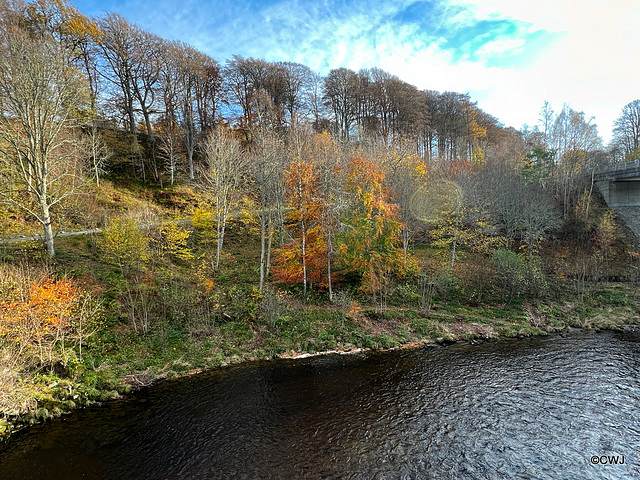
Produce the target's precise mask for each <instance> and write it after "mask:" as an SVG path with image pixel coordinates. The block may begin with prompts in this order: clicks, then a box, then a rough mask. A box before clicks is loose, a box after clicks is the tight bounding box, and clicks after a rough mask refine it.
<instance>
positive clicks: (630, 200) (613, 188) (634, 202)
mask: <svg viewBox="0 0 640 480" xmlns="http://www.w3.org/2000/svg"><path fill="white" fill-rule="evenodd" d="M594 180H595V184H596V187H598V190H599V191H600V193H601V194H602V196H603V197H604V200H605V202H607V205H608V206H609V208H611V209H613V210H614V211H615V212H616V215H617V216H618V218H619V219H620V220H622V221H623V222H624V223H625V224H626V225H627V227H629V229H630V230H631V231H632V232H633V233H634V234H635V236H636V238H638V239H640V160H636V161H635V162H626V163H618V164H615V165H612V166H611V167H610V168H609V169H603V170H600V171H598V172H596V174H595V176H594Z"/></svg>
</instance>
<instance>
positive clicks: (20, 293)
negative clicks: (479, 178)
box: [0, 186, 640, 438]
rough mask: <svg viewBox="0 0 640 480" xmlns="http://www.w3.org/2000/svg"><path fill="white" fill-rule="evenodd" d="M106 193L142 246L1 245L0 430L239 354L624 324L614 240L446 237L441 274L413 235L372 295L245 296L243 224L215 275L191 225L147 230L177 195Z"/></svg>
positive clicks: (253, 257) (630, 279)
mask: <svg viewBox="0 0 640 480" xmlns="http://www.w3.org/2000/svg"><path fill="white" fill-rule="evenodd" d="M107 191H108V192H110V193H109V195H102V197H101V198H102V199H103V200H102V202H103V203H104V204H105V209H107V210H109V211H111V210H113V209H114V208H124V207H126V208H127V209H129V210H131V209H134V210H137V211H139V212H143V214H141V215H139V219H141V220H144V221H148V220H151V221H153V222H152V223H154V224H155V226H154V227H145V229H144V231H143V234H144V235H143V237H144V238H145V239H147V240H148V242H149V245H148V247H149V248H148V250H147V251H145V252H144V255H141V254H140V255H141V256H140V258H139V260H141V261H139V262H138V263H136V262H134V261H130V262H129V263H125V262H123V261H122V259H118V258H117V257H115V256H113V255H108V254H107V252H108V248H107V247H106V246H105V240H104V236H102V235H87V236H79V237H66V238H59V239H58V240H57V242H56V248H57V256H56V259H55V261H49V260H47V259H45V258H44V256H43V250H42V246H41V245H40V244H37V243H35V242H22V243H15V244H10V245H4V246H2V247H1V248H2V250H0V257H1V258H0V294H1V295H0V302H2V305H1V306H2V311H0V317H1V318H0V319H2V322H0V325H2V328H3V329H4V330H3V331H0V334H2V338H3V342H2V343H1V349H0V435H1V436H2V437H4V438H8V437H9V435H10V434H11V433H12V432H14V431H15V430H16V429H18V428H21V427H23V426H26V425H29V424H33V423H36V422H41V421H46V420H47V419H50V418H53V417H56V416H59V415H63V414H66V413H68V412H71V411H73V410H75V409H77V408H82V407H85V406H89V405H93V404H96V403H100V402H103V401H106V400H109V399H113V398H117V397H119V396H121V395H123V394H126V393H127V392H129V391H131V390H132V389H135V388H138V387H141V386H145V385H149V384H151V383H152V382H153V381H154V380H157V379H159V378H166V377H171V376H177V375H186V374H191V373H195V372H198V371H201V370H203V369H207V368H218V367H221V366H224V365H227V364H231V363H237V362H242V361H246V360H250V359H263V358H277V357H286V356H292V355H296V354H301V353H312V354H313V353H317V352H323V351H332V350H334V351H335V350H337V351H350V350H354V349H388V348H395V347H399V346H416V345H421V344H425V343H440V344H449V343H452V342H457V341H466V342H480V341H489V340H497V339H499V338H501V337H511V338H512V337H517V338H523V337H529V336H534V335H548V334H551V333H554V332H558V331H563V330H566V329H568V328H571V327H575V328H588V329H613V330H622V329H625V328H627V327H628V326H631V325H635V324H636V323H637V322H638V312H640V297H639V296H638V294H637V274H636V272H637V268H636V264H637V259H636V258H635V257H634V256H633V254H629V253H627V252H629V251H630V250H629V249H628V248H627V247H626V245H625V244H624V243H623V240H620V241H619V243H618V244H617V245H614V246H613V247H611V248H609V250H608V251H607V255H606V256H603V255H601V254H600V253H598V251H595V253H594V250H593V249H591V250H589V249H585V248H582V247H580V246H576V245H575V244H572V243H571V242H564V243H562V242H559V241H558V242H556V243H555V244H549V245H548V246H547V248H546V249H545V250H544V251H542V252H540V255H539V256H537V257H536V261H537V263H535V262H526V261H525V260H524V259H523V258H522V257H520V256H517V255H515V254H513V255H506V259H507V260H509V261H511V263H508V262H507V263H504V264H498V263H496V261H494V259H492V258H491V256H489V255H487V254H486V253H483V252H478V251H475V250H473V249H465V248H461V249H460V252H459V258H458V260H457V262H456V265H455V267H454V268H453V269H451V268H449V267H448V252H447V251H443V250H438V249H434V248H432V247H429V246H428V244H427V243H425V244H423V245H420V244H418V245H416V246H415V247H414V249H413V257H414V259H415V261H416V263H417V264H418V265H419V269H420V272H421V273H420V274H414V275H413V276H404V277H392V278H391V280H390V281H389V283H388V284H386V285H385V289H384V291H382V290H381V292H382V293H383V294H384V297H383V298H382V301H381V299H380V297H378V298H377V299H374V298H372V296H371V295H370V294H367V293H366V292H365V291H363V290H362V289H361V288H359V285H358V281H357V279H351V278H349V277H348V276H344V277H343V278H342V280H341V281H340V282H339V283H338V284H337V285H336V286H335V291H334V298H333V300H332V301H329V298H328V294H327V291H326V290H323V289H318V288H316V287H315V286H313V285H312V286H311V288H310V289H309V293H308V295H307V296H306V298H304V297H303V295H302V289H301V288H300V286H299V285H295V284H278V283H275V282H274V281H273V280H272V279H271V280H270V281H268V282H267V285H266V287H265V289H264V290H263V292H259V288H258V286H259V260H260V258H259V257H260V243H259V238H258V236H257V234H256V225H255V224H253V223H251V221H237V222H234V223H232V224H231V226H230V229H229V231H228V233H227V237H226V239H225V248H224V251H223V255H222V258H221V261H220V268H219V269H218V270H215V269H214V268H213V267H212V265H213V262H214V257H215V248H214V242H213V240H212V238H211V235H210V234H208V233H207V231H206V230H203V229H202V228H198V227H197V226H192V227H190V228H189V229H188V230H185V232H187V233H188V238H187V239H186V241H185V242H184V243H183V244H180V245H178V246H177V247H176V246H175V245H173V246H172V245H170V244H168V243H167V242H166V238H167V235H166V232H167V231H169V232H171V231H172V230H170V229H167V230H164V232H165V233H163V230H162V228H163V227H162V225H163V223H162V222H161V221H160V220H159V219H160V218H164V219H165V220H166V219H171V218H180V216H181V218H184V217H188V215H187V213H188V212H189V207H188V204H190V203H193V201H194V200H193V198H191V197H189V196H190V195H191V193H190V192H188V191H186V192H177V193H176V194H175V198H173V197H172V195H171V194H169V193H166V192H165V195H164V196H163V197H162V198H163V202H164V204H161V203H159V202H157V201H155V200H154V197H153V195H152V194H146V195H142V194H140V193H139V192H138V193H137V194H135V195H134V194H133V193H131V191H130V190H117V189H116V188H115V187H113V186H109V187H108V188H107ZM143 193H144V192H143ZM147 193H148V192H147ZM147 197H148V200H147V201H148V204H144V203H141V202H142V200H141V199H143V198H147ZM187 197H189V198H188V200H189V201H188V202H187V200H185V199H186V198H187ZM109 199H110V200H109ZM109 202H111V203H113V205H111V204H109ZM114 202H115V203H114ZM245 220H246V219H245ZM165 225H166V223H165ZM68 227H71V228H72V227H73V225H69V226H68ZM176 231H177V232H178V233H180V231H178V230H175V231H174V232H176ZM143 237H140V238H143ZM129 238H130V237H129ZM147 240H145V242H146V241H147ZM122 242H124V240H122ZM134 247H135V245H134ZM501 265H503V266H501ZM504 265H506V266H504ZM507 267H508V268H507ZM612 279H616V280H619V281H616V282H614V281H612ZM63 300H64V301H63ZM374 300H375V301H374ZM54 307H55V308H54ZM3 315H4V316H3Z"/></svg>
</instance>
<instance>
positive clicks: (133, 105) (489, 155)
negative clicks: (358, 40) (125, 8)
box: [0, 0, 637, 281]
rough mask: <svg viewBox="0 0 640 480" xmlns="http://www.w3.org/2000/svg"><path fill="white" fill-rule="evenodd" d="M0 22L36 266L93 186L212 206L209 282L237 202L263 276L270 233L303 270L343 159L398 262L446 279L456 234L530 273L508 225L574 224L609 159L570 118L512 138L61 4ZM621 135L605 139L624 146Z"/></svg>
mask: <svg viewBox="0 0 640 480" xmlns="http://www.w3.org/2000/svg"><path fill="white" fill-rule="evenodd" d="M0 7H1V10H2V30H1V32H2V48H3V55H2V57H1V62H2V65H1V67H2V68H0V105H1V106H2V116H1V117H0V119H1V123H0V128H1V131H0V133H1V138H0V147H1V148H2V154H3V155H2V179H3V180H5V183H4V186H3V188H2V189H1V190H0V194H1V195H2V196H3V198H4V199H5V200H7V201H9V202H12V203H13V204H14V205H16V206H19V207H21V208H23V209H24V210H25V211H27V212H28V213H29V214H30V215H32V216H33V217H34V218H36V219H37V221H38V222H39V223H40V224H41V225H42V227H43V232H44V237H45V243H46V245H47V250H48V252H49V255H50V256H53V255H54V253H55V250H54V246H53V242H54V237H53V230H52V222H53V220H52V213H51V212H52V210H55V209H57V208H60V205H61V204H63V203H64V202H65V201H67V199H68V198H70V196H71V195H72V194H74V193H76V192H77V191H78V188H79V187H82V186H83V185H85V184H86V182H87V179H88V178H93V179H95V181H96V183H97V184H99V182H100V176H101V175H102V174H103V173H104V171H105V170H109V171H111V172H112V173H118V172H121V173H124V174H126V175H128V176H133V177H137V178H138V179H140V180H141V181H143V182H145V183H154V184H156V185H160V186H163V185H166V184H167V183H170V184H174V183H175V182H177V181H188V182H190V184H191V185H193V186H197V187H200V189H201V191H202V192H206V193H207V194H208V195H210V196H211V205H212V206H213V207H212V208H213V209H214V210H213V211H212V214H215V219H216V222H215V223H216V226H215V228H216V242H217V243H218V246H217V250H218V258H217V260H216V266H217V265H218V264H219V257H220V254H219V252H220V251H221V249H222V245H223V243H224V234H225V228H226V224H227V222H228V221H229V219H230V218H232V216H233V215H234V214H235V213H236V212H237V211H238V210H239V209H240V208H241V207H240V205H241V202H245V204H246V202H249V203H251V205H252V210H253V211H254V212H255V213H254V214H255V215H256V216H257V218H259V220H260V223H261V230H262V232H263V233H262V236H263V249H264V250H263V251H264V256H265V258H270V251H271V250H270V247H271V245H272V236H273V233H272V232H273V231H277V232H279V233H278V236H279V246H282V245H285V244H286V243H287V242H286V240H287V236H288V237H290V238H292V239H293V240H295V242H297V244H301V248H302V250H303V251H302V253H301V255H302V257H301V259H302V260H301V261H302V263H304V262H305V261H306V258H307V252H306V247H307V246H308V245H307V240H306V238H305V236H306V235H307V233H308V232H307V230H309V232H311V231H312V230H313V228H315V226H316V225H324V227H322V228H324V229H325V230H326V232H327V233H326V234H325V237H323V242H324V243H325V244H326V246H325V247H323V248H326V249H327V258H328V259H329V260H327V261H328V262H329V263H330V257H331V255H332V254H334V253H335V251H334V250H335V245H333V244H331V241H332V240H331V239H332V236H333V235H334V234H335V232H332V230H331V229H335V231H336V232H340V233H344V232H345V231H348V230H349V228H350V227H349V225H350V224H349V222H348V221H346V220H345V219H344V218H342V217H341V215H343V214H344V212H347V211H349V210H350V209H351V210H353V209H356V210H357V208H356V204H357V202H358V200H357V199H358V195H359V194H358V193H357V192H356V191H355V190H354V189H356V185H355V184H354V185H350V184H349V182H348V181H347V180H345V178H347V177H348V173H347V172H349V171H350V170H349V169H350V168H351V167H350V165H353V162H354V161H355V160H356V159H361V160H362V161H363V162H370V163H368V164H367V165H369V167H368V168H367V172H368V173H372V174H373V173H375V177H376V180H375V182H376V184H379V187H377V188H379V190H380V191H379V192H377V193H376V194H375V195H377V197H376V196H375V195H374V194H373V193H371V192H370V193H367V194H366V195H365V197H366V199H367V202H373V201H374V200H372V197H371V195H374V197H373V198H374V199H375V198H377V199H378V200H376V201H379V202H382V203H381V204H380V205H386V204H387V203H388V204H389V205H392V207H388V208H387V207H380V208H381V209H382V210H384V211H385V212H386V213H385V214H390V212H392V211H393V212H394V213H393V215H394V216H395V218H397V221H398V222H399V223H398V236H397V239H398V242H400V244H401V247H402V250H403V255H405V256H406V253H407V251H408V250H409V247H410V244H411V242H412V241H413V239H415V238H417V237H419V236H420V235H426V232H428V234H429V235H431V236H432V239H436V237H438V238H439V239H440V240H437V239H436V240H434V241H436V242H438V241H440V242H445V240H444V239H446V242H448V244H451V246H452V257H451V258H452V260H451V263H452V264H453V262H454V259H455V255H456V248H459V247H460V246H464V240H463V236H462V233H461V232H464V231H465V228H463V227H465V226H466V227H469V226H470V225H471V224H472V223H474V222H475V223H476V224H477V225H482V227H478V228H479V230H478V229H476V230H477V231H482V232H483V233H482V234H483V235H485V236H488V237H491V238H494V239H496V238H498V237H500V238H504V239H506V244H507V245H508V246H509V247H511V248H514V249H517V248H518V247H519V246H520V244H521V245H524V246H525V247H526V249H527V251H528V252H529V255H531V252H533V251H534V247H535V245H536V243H537V242H538V241H539V240H540V239H541V238H542V237H543V233H544V232H545V231H547V230H548V225H547V224H548V223H549V222H547V220H544V221H543V222H542V225H540V226H538V227H536V228H537V229H538V234H537V236H532V235H533V234H531V233H525V230H527V229H529V227H524V226H523V225H525V224H526V222H525V221H524V220H523V219H522V218H521V211H523V210H526V207H527V206H529V205H533V204H535V203H536V201H533V202H530V201H525V202H524V203H523V199H527V198H529V196H531V198H532V199H534V200H536V199H542V200H541V201H544V202H545V203H546V205H551V206H553V207H556V206H559V207H561V208H562V217H563V218H564V219H568V218H569V217H571V216H575V215H582V216H583V217H585V218H588V216H589V205H590V201H591V197H592V193H593V176H591V177H590V178H589V177H588V176H586V175H585V173H587V172H593V171H595V169H596V168H598V167H599V166H600V165H602V164H604V163H606V162H608V161H609V160H610V159H611V155H609V153H608V152H605V151H604V150H603V147H602V142H601V140H600V138H599V136H598V134H597V129H596V126H595V125H594V124H593V122H592V120H590V119H587V118H586V117H585V115H584V113H582V112H577V111H574V110H573V109H571V108H570V107H568V106H564V107H563V109H562V111H561V112H560V113H559V114H557V115H556V114H554V112H553V111H552V109H551V107H550V105H548V104H545V105H544V106H543V109H542V111H541V118H540V124H539V125H537V126H536V127H534V128H533V129H531V130H525V131H524V132H518V131H516V130H513V129H505V128H503V127H502V126H501V125H500V124H499V122H498V121H497V120H496V119H495V118H493V117H491V116H490V115H488V114H486V113H485V112H483V111H482V110H480V109H479V108H478V107H477V105H476V104H475V103H474V102H472V101H471V99H470V98H469V96H468V95H466V94H459V93H453V92H444V93H440V92H434V91H420V90H418V89H417V88H415V87H414V86H412V85H409V84H407V83H406V82H403V81H402V80H400V79H399V78H397V77H395V76H393V75H390V74H388V73H387V72H384V71H382V70H379V69H370V70H363V71H360V72H353V71H351V70H348V69H344V68H340V69H335V70H332V71H330V72H329V73H328V74H327V75H326V76H324V77H322V76H320V75H318V74H317V73H315V72H313V71H311V70H310V69H309V68H308V67H306V66H304V65H301V64H297V63H291V62H266V61H264V60H260V59H253V58H242V57H234V58H233V59H232V60H230V61H228V62H226V64H225V65H220V64H219V63H218V62H217V61H216V60H215V59H213V58H211V57H209V56H208V55H206V54H204V53H202V52H199V51H197V50H196V49H194V48H193V47H191V46H189V45H186V44H184V43H183V42H175V41H174V42H171V41H167V40H164V39H162V38H160V37H158V36H156V35H153V34H151V33H149V32H146V31H144V30H143V29H141V28H140V27H138V26H136V25H134V24H131V23H130V22H128V21H127V20H126V19H125V18H123V17H121V16H119V15H117V14H114V13H110V14H107V15H106V16H104V17H102V18H97V19H88V18H86V17H85V16H83V15H82V14H81V13H80V12H78V11H77V10H76V9H75V8H74V7H72V6H70V5H68V3H66V2H65V1H64V0H38V1H34V2H31V3H24V2H22V1H18V0H16V1H7V0H2V2H1V3H0ZM630 105H632V104H630ZM627 107H629V106H627ZM627 107H625V112H627V110H626V109H627ZM627 113H628V112H627ZM625 115H626V114H625ZM627 116H628V117H629V118H631V117H632V116H630V115H627ZM620 125H621V127H620V129H619V130H617V132H618V133H617V135H618V137H617V138H619V137H620V136H621V135H623V133H624V132H627V130H628V129H627V130H625V129H623V128H622V125H623V122H622V121H621V123H620ZM624 125H626V124H624ZM630 131H631V132H633V131H634V130H633V129H631V130H630ZM323 132H325V133H323ZM636 143H637V141H636ZM625 144H626V145H627V146H628V147H629V148H631V147H633V146H634V145H635V143H634V141H633V139H627V141H626V143H625ZM319 152H320V153H319ZM322 152H324V153H322ZM328 164H331V165H332V166H331V168H329V167H328V166H327V165H328ZM332 169H333V170H332ZM345 176H346V177H345ZM427 177H428V178H427ZM296 178H297V180H296ZM303 178H307V180H305V182H307V183H308V184H306V183H304V182H303V180H302V179H303ZM320 178H322V179H324V180H322V181H321V180H318V179H320ZM496 178H498V179H500V182H501V183H495V179H496ZM309 179H315V180H313V181H311V180H309ZM329 179H330V180H331V181H332V182H333V184H331V185H332V186H331V189H330V190H331V191H332V192H333V193H332V194H331V195H337V196H336V197H335V200H331V201H329V200H327V198H328V197H327V195H329V194H328V193H327V192H328V190H327V189H328V188H329V187H327V185H329V183H327V182H329ZM340 179H342V180H340ZM367 181H368V180H367ZM367 181H364V180H363V182H364V183H365V184H366V183H367ZM296 182H297V183H296ZM317 182H320V183H317ZM323 182H324V183H323ZM492 182H493V183H492ZM287 185H289V187H288V188H290V189H293V188H294V186H296V188H297V190H296V191H297V194H296V195H297V197H296V195H294V193H295V192H294V193H291V192H289V193H287V192H288V190H287V187H286V186H287ZM323 185H324V186H323ZM512 187H513V188H512ZM358 188H361V187H358ZM323 189H324V190H323ZM492 189H493V190H492ZM535 189H539V190H540V192H541V193H539V194H538V193H535V192H534V193H528V192H530V191H533V190H535ZM294 190H295V189H294ZM292 191H293V190H292ZM323 192H324V193H323ZM336 192H338V193H336ZM345 192H347V193H345ZM292 195H293V196H292ZM323 195H324V197H323ZM507 197H508V198H507ZM295 198H297V200H295V201H294V199H295ZM296 202H297V203H296ZM305 202H306V203H305ZM323 202H324V203H325V204H326V205H327V206H325V207H323V208H324V209H322V208H321V209H320V210H317V208H319V207H318V205H319V204H323ZM374 203H375V202H374ZM305 205H306V206H305ZM501 205H502V206H501ZM360 208H361V210H362V208H365V207H364V206H362V205H361V206H360ZM367 208H369V207H367ZM376 208H378V207H376ZM500 209H503V210H504V211H502V210H500ZM543 210H545V211H547V210H548V208H547V207H544V209H543ZM291 211H294V212H296V211H297V214H296V215H297V217H295V218H293V217H287V215H289V214H288V213H286V212H291ZM305 212H306V213H305ZM311 212H313V213H311ZM336 212H338V213H339V214H338V213H336ZM443 212H448V213H443ZM462 212H473V213H465V215H466V217H465V218H463V216H462V215H463V213H462ZM514 212H515V213H514ZM577 212H582V213H577ZM305 215H312V216H314V218H313V219H311V218H306V217H305ZM366 215H367V216H372V215H373V217H375V215H376V214H374V213H372V212H369V213H367V214H366ZM543 216H546V215H543ZM373 217H372V218H373ZM351 220H353V219H351ZM287 222H289V223H292V222H293V223H295V222H298V223H299V229H300V231H301V232H303V233H302V237H298V238H296V237H295V235H294V234H293V233H291V232H289V233H287V232H288V229H289V230H291V228H292V227H291V225H289V224H288V223H287ZM331 222H336V223H335V224H331V226H330V225H329V224H330V223H331ZM530 225H531V224H530ZM351 228H353V226H351ZM362 228H364V226H363V227H362ZM532 228H533V227H532ZM534 230H535V229H534ZM528 231H533V230H531V229H529V230H528ZM304 232H307V233H304ZM418 232H422V233H418ZM298 234H300V232H298ZM472 237H474V236H473V235H472V236H471V237H469V238H472ZM475 237H476V240H477V238H478V236H477V235H476V236H475ZM476 240H469V241H468V242H467V243H469V244H472V243H473V242H476ZM446 242H445V243H446ZM518 242H520V243H519V244H518ZM485 243H486V242H485ZM264 245H267V247H264ZM268 268H269V267H268V265H267V266H265V265H263V270H264V271H263V275H264V273H265V271H268ZM306 269H307V268H306V265H303V274H304V273H305V272H306ZM362 275H364V273H362ZM303 276H304V275H303ZM303 280H304V279H303ZM304 281H306V280H304Z"/></svg>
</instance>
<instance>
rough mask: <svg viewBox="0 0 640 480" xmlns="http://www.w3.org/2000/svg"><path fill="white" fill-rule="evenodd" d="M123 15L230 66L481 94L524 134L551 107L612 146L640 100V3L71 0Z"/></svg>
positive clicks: (492, 110)
mask: <svg viewBox="0 0 640 480" xmlns="http://www.w3.org/2000/svg"><path fill="white" fill-rule="evenodd" d="M70 3H71V4H72V5H74V6H76V7H77V8H78V10H79V11H80V12H81V13H83V14H84V15H86V16H88V17H100V16H102V15H104V14H105V13H106V12H116V13H119V14H121V15H122V16H124V17H125V18H127V19H128V20H129V21H130V22H132V23H135V24H138V25H139V26H140V27H142V28H143V29H144V30H147V31H150V32H152V33H155V34H157V35H159V36H161V37H163V38H165V39H168V40H182V41H184V42H186V43H188V44H190V45H192V46H193V47H195V48H197V49H198V50H201V51H202V52H204V53H207V54H208V55H210V56H211V57H213V58H215V59H216V60H217V61H218V62H220V63H221V64H224V63H225V61H226V60H228V59H230V58H231V57H232V56H233V55H240V56H242V57H254V58H261V59H264V60H267V61H292V62H298V63H302V64H304V65H307V66H308V67H310V68H312V69H313V70H315V71H317V72H318V73H320V74H322V75H326V74H327V73H328V72H329V71H330V70H331V69H333V68H339V67H346V68H350V69H352V70H355V71H358V70H360V69H361V68H371V67H379V68H382V69H383V70H385V71H387V72H389V73H392V74H394V75H396V76H398V77H399V78H401V79H402V80H404V81H406V82H408V83H410V84H412V85H415V86H416V87H418V88H419V89H429V90H438V91H455V92H460V93H469V95H470V96H471V99H472V100H474V101H477V102H478V106H479V107H480V108H482V109H483V110H484V111H485V112H487V113H489V114H491V115H493V116H494V117H496V118H497V119H498V120H499V121H500V122H501V123H502V124H504V125H505V126H511V127H514V128H517V129H520V128H522V126H523V125H524V124H528V125H529V126H533V125H535V124H537V123H538V121H539V113H540V109H541V107H542V105H543V103H544V102H545V101H548V102H549V103H550V104H551V106H552V107H553V108H554V110H555V111H556V112H559V111H560V110H561V109H562V106H563V104H565V103H566V104H568V105H569V106H570V107H571V108H573V109H574V110H577V111H582V112H584V113H585V115H586V118H587V119H588V118H591V117H594V122H595V123H596V124H597V125H598V132H599V133H600V135H601V136H602V138H603V139H604V141H605V144H606V143H607V142H608V141H609V140H610V139H611V130H612V128H613V122H614V121H615V119H616V118H617V117H618V116H619V115H620V112H621V111H622V108H623V107H624V106H625V105H626V104H627V103H629V102H631V101H633V100H635V99H638V98H640V62H639V61H638V59H639V58H640V27H638V25H640V2H639V1H638V0H535V1H533V0H423V1H415V0H387V1H385V0H234V1H229V0H179V1H176V0H153V1H151V0H70Z"/></svg>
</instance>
